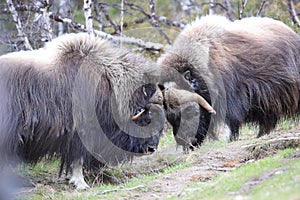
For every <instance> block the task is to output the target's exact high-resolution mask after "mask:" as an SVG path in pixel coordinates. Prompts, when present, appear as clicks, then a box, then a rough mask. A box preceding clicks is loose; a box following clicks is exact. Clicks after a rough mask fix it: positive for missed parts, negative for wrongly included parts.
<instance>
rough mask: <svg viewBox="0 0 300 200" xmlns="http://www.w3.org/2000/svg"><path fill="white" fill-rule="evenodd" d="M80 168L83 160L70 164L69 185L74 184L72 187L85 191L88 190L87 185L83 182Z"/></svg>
mask: <svg viewBox="0 0 300 200" xmlns="http://www.w3.org/2000/svg"><path fill="white" fill-rule="evenodd" d="M82 167H83V159H79V160H76V161H74V162H73V163H72V164H71V168H72V177H71V179H70V181H69V183H70V184H74V186H75V187H76V189H78V190H86V189H88V188H90V187H89V185H88V184H87V183H86V182H85V181H84V177H83V173H82Z"/></svg>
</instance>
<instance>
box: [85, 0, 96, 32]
mask: <svg viewBox="0 0 300 200" xmlns="http://www.w3.org/2000/svg"><path fill="white" fill-rule="evenodd" d="M83 1H84V4H83V10H84V17H85V26H86V30H87V32H88V33H89V34H93V33H94V28H93V16H92V0H83Z"/></svg>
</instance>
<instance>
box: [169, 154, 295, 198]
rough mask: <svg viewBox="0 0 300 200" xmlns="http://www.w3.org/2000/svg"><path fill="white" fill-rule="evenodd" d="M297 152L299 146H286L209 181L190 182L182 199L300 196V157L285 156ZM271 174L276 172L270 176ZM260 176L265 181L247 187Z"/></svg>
mask: <svg viewBox="0 0 300 200" xmlns="http://www.w3.org/2000/svg"><path fill="white" fill-rule="evenodd" d="M295 152H296V150H295V149H285V150H282V151H279V152H278V154H277V155H276V156H274V157H268V158H265V159H263V160H259V161H256V162H253V163H249V164H247V165H244V166H242V167H240V168H238V169H236V170H234V171H232V172H227V173H224V174H222V175H220V176H218V177H216V178H214V179H213V180H211V181H209V182H198V183H194V184H192V185H190V186H188V188H189V190H188V191H186V192H185V193H184V194H185V195H183V196H181V197H180V199H235V197H236V196H243V197H245V198H247V197H248V196H250V197H251V198H250V199H266V198H268V199H278V200H280V199H285V198H286V197H287V196H290V197H293V196H295V197H299V195H300V191H299V186H300V175H299V169H300V168H299V166H300V160H299V159H295V160H283V159H287V157H289V156H291V155H292V154H293V153H295ZM286 166H287V167H286ZM282 167H283V168H282ZM272 171H274V173H273V174H272V173H271V172H272ZM267 174H272V175H269V177H268V175H267ZM264 176H265V180H264ZM260 179H261V183H260V182H258V183H257V185H253V186H251V187H250V186H249V188H247V190H246V189H245V187H246V185H247V183H249V182H250V181H253V180H260ZM297 189H298V190H297ZM190 191H192V192H190ZM283 197H284V198H283ZM171 199H177V197H176V198H175V197H174V198H171Z"/></svg>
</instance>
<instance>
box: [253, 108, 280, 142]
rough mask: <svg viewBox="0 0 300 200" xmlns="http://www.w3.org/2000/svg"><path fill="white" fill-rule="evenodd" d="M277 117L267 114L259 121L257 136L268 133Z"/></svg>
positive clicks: (274, 124)
mask: <svg viewBox="0 0 300 200" xmlns="http://www.w3.org/2000/svg"><path fill="white" fill-rule="evenodd" d="M277 121H278V118H277V117H276V116H275V115H271V114H269V115H267V116H266V117H264V118H263V119H261V120H260V121H259V132H258V135H257V138H259V137H261V136H263V135H266V134H269V133H270V132H271V131H272V130H273V129H274V128H275V127H276V124H277Z"/></svg>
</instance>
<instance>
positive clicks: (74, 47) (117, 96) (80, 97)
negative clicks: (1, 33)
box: [0, 34, 164, 189]
mask: <svg viewBox="0 0 300 200" xmlns="http://www.w3.org/2000/svg"><path fill="white" fill-rule="evenodd" d="M152 70H156V67H155V63H154V64H153V62H150V61H148V60H146V59H144V58H142V57H141V56H138V55H135V54H133V53H130V52H128V51H126V50H124V49H118V48H115V47H113V46H112V45H111V44H110V43H109V42H107V41H105V40H103V39H100V38H97V37H92V36H89V35H88V34H69V35H65V36H62V37H59V38H57V39H55V40H53V41H52V42H50V43H49V44H47V45H46V47H45V48H42V49H39V50H35V51H23V52H15V53H10V54H7V55H3V56H1V57H0V95H1V98H0V118H1V120H0V163H1V165H2V167H4V166H3V165H4V163H6V164H12V163H13V164H14V163H15V162H19V161H25V162H30V163H36V162H37V161H39V160H40V159H41V158H43V157H45V156H47V157H51V156H61V158H62V164H61V170H62V169H63V168H64V167H65V166H66V168H67V171H68V169H69V168H71V169H72V178H71V180H70V182H71V183H74V184H75V186H76V188H79V189H85V188H88V185H87V184H86V183H85V181H84V179H83V175H82V165H84V166H86V167H89V168H96V169H97V168H98V167H101V166H102V165H103V164H105V165H106V164H117V163H118V162H122V161H124V160H126V159H128V158H131V157H132V156H134V155H141V154H148V153H151V152H153V151H154V150H155V149H156V147H157V145H158V142H159V138H160V136H161V131H162V128H163V123H164V113H163V109H162V106H161V104H162V95H161V92H160V91H159V90H156V85H155V84H153V83H151V82H149V81H148V79H147V78H148V75H150V74H151V73H152V72H151V71H152Z"/></svg>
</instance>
